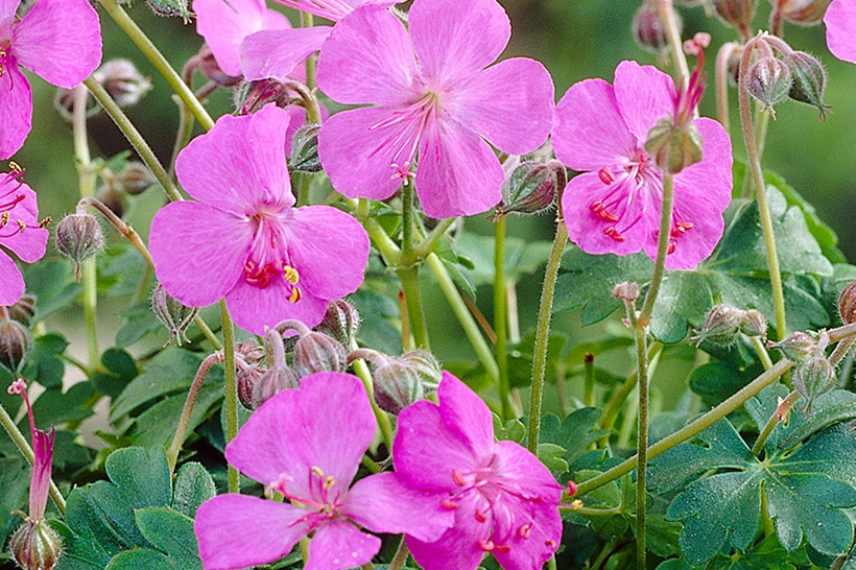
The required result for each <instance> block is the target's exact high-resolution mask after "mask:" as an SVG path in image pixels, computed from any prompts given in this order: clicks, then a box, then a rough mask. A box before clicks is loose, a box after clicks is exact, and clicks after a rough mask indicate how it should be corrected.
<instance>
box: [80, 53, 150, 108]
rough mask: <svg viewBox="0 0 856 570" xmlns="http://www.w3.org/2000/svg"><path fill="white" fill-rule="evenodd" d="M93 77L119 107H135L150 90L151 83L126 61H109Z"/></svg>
mask: <svg viewBox="0 0 856 570" xmlns="http://www.w3.org/2000/svg"><path fill="white" fill-rule="evenodd" d="M93 76H94V78H95V80H96V81H97V82H98V83H100V84H101V86H102V87H104V90H105V91H107V93H109V94H110V97H112V98H113V100H114V101H115V102H116V104H117V105H119V106H120V107H132V106H134V105H136V104H137V103H139V102H140V100H141V99H142V98H143V97H145V95H146V93H148V92H149V91H151V89H152V82H151V81H149V79H148V78H147V77H144V76H143V74H142V73H140V71H139V70H138V69H137V66H136V65H134V64H133V62H131V61H130V60H128V59H123V58H120V59H111V60H109V61H107V62H106V63H104V65H102V66H101V67H100V68H98V70H97V71H96V72H95V73H94V74H93Z"/></svg>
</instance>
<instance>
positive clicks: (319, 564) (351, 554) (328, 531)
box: [304, 521, 381, 570]
mask: <svg viewBox="0 0 856 570" xmlns="http://www.w3.org/2000/svg"><path fill="white" fill-rule="evenodd" d="M380 544H381V542H380V539H379V538H378V537H376V536H372V535H370V534H366V533H364V532H361V531H360V530H359V529H358V528H357V527H355V526H354V525H352V524H350V523H347V522H344V521H333V522H330V523H327V524H325V525H323V526H321V527H320V528H319V529H318V530H316V531H315V536H313V537H312V540H311V541H310V542H309V560H307V561H306V566H304V570H346V569H348V568H358V567H360V566H362V565H363V564H367V563H369V562H371V560H372V558H374V555H375V554H377V553H378V551H379V550H380Z"/></svg>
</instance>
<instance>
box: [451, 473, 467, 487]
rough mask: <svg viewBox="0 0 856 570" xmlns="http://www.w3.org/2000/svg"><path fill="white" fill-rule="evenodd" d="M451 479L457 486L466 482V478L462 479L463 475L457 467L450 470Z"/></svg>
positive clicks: (461, 485)
mask: <svg viewBox="0 0 856 570" xmlns="http://www.w3.org/2000/svg"><path fill="white" fill-rule="evenodd" d="M452 481H454V482H455V485H457V486H458V487H463V486H465V485H466V484H467V480H466V479H464V475H463V474H462V473H461V472H460V471H458V470H457V469H453V470H452Z"/></svg>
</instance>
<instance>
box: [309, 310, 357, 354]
mask: <svg viewBox="0 0 856 570" xmlns="http://www.w3.org/2000/svg"><path fill="white" fill-rule="evenodd" d="M317 330H318V332H322V333H325V334H328V335H330V336H332V337H333V338H335V339H336V340H338V341H339V342H341V343H342V345H343V346H345V347H349V346H351V344H352V343H353V341H354V340H355V339H356V337H357V333H358V332H359V330H360V313H359V312H358V311H357V309H356V307H354V306H353V305H352V304H351V303H349V302H348V301H345V300H344V299H339V300H337V301H333V302H331V303H330V305H329V306H328V307H327V312H326V313H325V314H324V320H322V321H321V324H320V325H318V327H317Z"/></svg>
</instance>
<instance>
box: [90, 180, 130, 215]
mask: <svg viewBox="0 0 856 570" xmlns="http://www.w3.org/2000/svg"><path fill="white" fill-rule="evenodd" d="M95 198H96V199H97V200H98V201H99V202H101V203H102V204H104V205H105V206H107V208H108V209H109V210H110V211H111V212H113V213H114V214H116V217H117V218H120V219H121V218H123V217H125V210H126V208H127V205H126V201H127V198H126V196H125V195H124V194H122V193H121V192H119V190H117V189H116V188H114V187H113V186H111V185H108V186H102V187H101V188H99V189H98V192H97V194H96V195H95Z"/></svg>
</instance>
